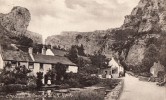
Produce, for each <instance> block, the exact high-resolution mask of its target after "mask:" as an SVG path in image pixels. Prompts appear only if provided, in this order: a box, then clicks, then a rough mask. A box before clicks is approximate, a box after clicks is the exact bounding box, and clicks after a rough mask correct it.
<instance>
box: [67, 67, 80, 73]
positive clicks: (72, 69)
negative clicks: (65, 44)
mask: <svg viewBox="0 0 166 100" xmlns="http://www.w3.org/2000/svg"><path fill="white" fill-rule="evenodd" d="M70 72H73V73H77V72H78V67H77V66H68V68H67V70H66V73H70Z"/></svg>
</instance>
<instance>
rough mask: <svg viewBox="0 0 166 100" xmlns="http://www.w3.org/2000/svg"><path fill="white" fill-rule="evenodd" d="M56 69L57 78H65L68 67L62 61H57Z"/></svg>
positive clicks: (59, 79)
mask: <svg viewBox="0 0 166 100" xmlns="http://www.w3.org/2000/svg"><path fill="white" fill-rule="evenodd" d="M54 70H55V71H56V79H57V80H58V81H61V79H62V78H65V75H66V70H67V67H66V66H65V65H63V64H61V63H57V64H56V65H55V66H54Z"/></svg>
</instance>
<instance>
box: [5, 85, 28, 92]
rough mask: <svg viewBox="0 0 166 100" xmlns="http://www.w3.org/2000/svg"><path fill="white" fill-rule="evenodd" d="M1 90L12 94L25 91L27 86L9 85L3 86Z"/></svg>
mask: <svg viewBox="0 0 166 100" xmlns="http://www.w3.org/2000/svg"><path fill="white" fill-rule="evenodd" d="M2 89H3V91H5V92H14V91H21V90H26V89H27V86H26V85H22V84H9V85H5V86H3V87H2Z"/></svg>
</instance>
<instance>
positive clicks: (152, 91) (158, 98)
mask: <svg viewBox="0 0 166 100" xmlns="http://www.w3.org/2000/svg"><path fill="white" fill-rule="evenodd" d="M124 82H125V84H124V89H123V92H122V94H121V96H120V99H119V100H166V87H160V86H157V85H156V83H151V82H143V81H139V80H138V78H135V77H133V76H129V75H128V74H127V75H126V77H125V78H124Z"/></svg>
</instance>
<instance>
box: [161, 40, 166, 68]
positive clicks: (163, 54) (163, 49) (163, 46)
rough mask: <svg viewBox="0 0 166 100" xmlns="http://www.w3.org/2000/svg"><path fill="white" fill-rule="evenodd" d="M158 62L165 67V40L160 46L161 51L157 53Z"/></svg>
mask: <svg viewBox="0 0 166 100" xmlns="http://www.w3.org/2000/svg"><path fill="white" fill-rule="evenodd" d="M159 61H160V62H161V64H162V65H164V66H166V40H164V41H163V43H162V45H161V49H160V51H159ZM165 68H166V67H165Z"/></svg>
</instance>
